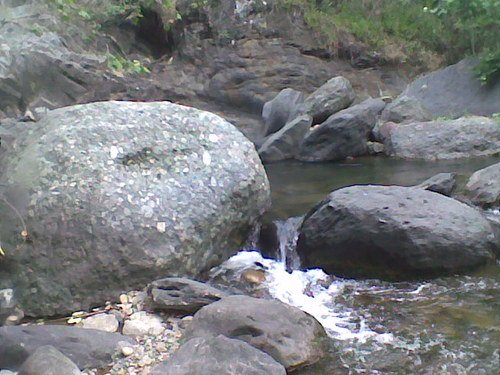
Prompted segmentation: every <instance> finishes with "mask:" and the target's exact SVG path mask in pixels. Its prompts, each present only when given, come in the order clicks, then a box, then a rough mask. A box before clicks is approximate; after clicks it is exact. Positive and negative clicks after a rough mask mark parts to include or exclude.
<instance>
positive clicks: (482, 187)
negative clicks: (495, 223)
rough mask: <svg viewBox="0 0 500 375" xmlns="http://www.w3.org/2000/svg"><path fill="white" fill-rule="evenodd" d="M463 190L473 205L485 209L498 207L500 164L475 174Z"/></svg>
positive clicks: (499, 203)
mask: <svg viewBox="0 0 500 375" xmlns="http://www.w3.org/2000/svg"><path fill="white" fill-rule="evenodd" d="M465 188H466V190H467V194H468V195H469V196H470V197H471V200H472V202H473V203H474V204H477V205H479V206H481V207H485V208H488V207H498V206H500V163H496V164H493V165H490V166H489V167H487V168H483V169H481V170H479V171H477V172H475V173H474V174H473V175H472V176H471V177H470V179H469V181H468V182H467V185H466V186H465Z"/></svg>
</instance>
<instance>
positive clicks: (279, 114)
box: [262, 88, 304, 135]
mask: <svg viewBox="0 0 500 375" xmlns="http://www.w3.org/2000/svg"><path fill="white" fill-rule="evenodd" d="M303 102H304V94H303V93H301V92H300V91H297V90H294V89H290V88H287V89H284V90H282V91H280V93H279V94H278V95H277V96H276V97H274V99H273V100H270V101H268V102H266V104H264V108H263V109H262V118H263V119H264V124H265V126H266V128H265V129H266V130H265V134H264V135H269V134H272V133H276V132H277V131H278V130H280V129H281V128H283V127H284V126H285V124H286V123H288V122H289V121H291V120H293V119H294V118H295V117H296V115H297V113H298V111H299V109H300V105H301V104H302V103H303Z"/></svg>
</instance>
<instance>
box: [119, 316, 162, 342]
mask: <svg viewBox="0 0 500 375" xmlns="http://www.w3.org/2000/svg"><path fill="white" fill-rule="evenodd" d="M163 331H165V326H164V325H163V321H162V319H161V318H160V317H159V316H156V315H152V314H148V313H147V312H146V311H138V312H135V313H133V314H132V315H130V318H129V319H127V320H125V323H124V324H123V334H124V335H128V336H144V335H153V336H157V335H160V334H161V333H163Z"/></svg>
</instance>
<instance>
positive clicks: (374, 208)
mask: <svg viewBox="0 0 500 375" xmlns="http://www.w3.org/2000/svg"><path fill="white" fill-rule="evenodd" d="M495 241H496V240H495V236H494V233H493V231H492V228H491V226H490V224H489V223H488V221H487V220H486V219H485V218H484V217H483V216H482V215H481V214H480V213H479V212H478V211H476V210H475V209H474V208H472V207H469V206H467V205H465V204H463V203H460V202H458V201H456V200H454V199H451V198H448V197H445V196H444V195H441V194H437V193H433V192H430V191H427V190H423V189H417V188H411V187H399V186H351V187H347V188H343V189H340V190H337V191H334V192H332V193H331V194H330V195H328V197H327V198H326V199H325V200H324V201H323V202H321V203H320V204H318V205H317V206H316V207H315V208H314V209H312V210H311V212H309V213H308V214H307V216H306V218H305V220H304V223H303V225H302V227H301V229H300V234H299V239H298V243H297V251H298V253H299V255H300V257H301V260H302V266H303V267H306V268H312V267H319V268H323V269H324V270H325V271H326V272H328V273H330V274H333V275H337V276H342V277H368V278H384V279H390V280H405V279H415V278H423V277H432V276H441V275H446V274H451V273H455V272H461V271H464V270H467V269H472V268H475V267H478V266H481V265H484V264H487V263H489V262H491V261H492V260H493V251H494V249H495V246H496V245H495Z"/></svg>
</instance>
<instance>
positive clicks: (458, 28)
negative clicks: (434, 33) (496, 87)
mask: <svg viewBox="0 0 500 375" xmlns="http://www.w3.org/2000/svg"><path fill="white" fill-rule="evenodd" d="M426 3H427V6H426V7H425V8H424V9H425V10H426V11H427V12H429V13H434V14H436V15H438V16H439V17H440V19H441V20H442V21H443V23H444V24H445V26H446V27H447V29H449V30H451V33H450V38H449V46H450V47H451V48H450V50H451V51H450V52H451V54H452V55H455V56H456V57H457V58H459V57H461V56H462V55H463V54H464V53H466V54H472V55H477V56H479V58H480V63H479V65H478V67H477V68H476V73H477V74H478V76H479V78H480V79H481V82H483V83H484V84H489V83H494V82H496V81H498V80H499V79H500V0H429V1H427V2H426Z"/></svg>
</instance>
